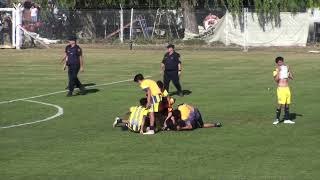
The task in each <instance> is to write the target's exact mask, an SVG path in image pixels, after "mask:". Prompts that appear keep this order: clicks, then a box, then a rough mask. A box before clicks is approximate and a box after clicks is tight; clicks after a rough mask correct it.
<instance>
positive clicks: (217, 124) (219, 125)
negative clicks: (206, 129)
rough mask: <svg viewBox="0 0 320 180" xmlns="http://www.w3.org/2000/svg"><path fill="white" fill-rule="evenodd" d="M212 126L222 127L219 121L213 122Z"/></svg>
mask: <svg viewBox="0 0 320 180" xmlns="http://www.w3.org/2000/svg"><path fill="white" fill-rule="evenodd" d="M214 127H222V124H221V123H219V122H218V123H214Z"/></svg>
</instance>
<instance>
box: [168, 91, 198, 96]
mask: <svg viewBox="0 0 320 180" xmlns="http://www.w3.org/2000/svg"><path fill="white" fill-rule="evenodd" d="M182 94H183V96H188V95H190V94H192V91H190V90H182ZM175 95H179V94H178V91H173V92H171V93H169V96H175Z"/></svg>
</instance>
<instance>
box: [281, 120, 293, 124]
mask: <svg viewBox="0 0 320 180" xmlns="http://www.w3.org/2000/svg"><path fill="white" fill-rule="evenodd" d="M283 123H285V124H295V122H294V121H291V120H284V121H283Z"/></svg>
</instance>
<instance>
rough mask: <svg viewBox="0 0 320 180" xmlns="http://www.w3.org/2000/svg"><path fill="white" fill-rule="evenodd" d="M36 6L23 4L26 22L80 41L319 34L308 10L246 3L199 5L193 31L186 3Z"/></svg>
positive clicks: (279, 39)
mask: <svg viewBox="0 0 320 180" xmlns="http://www.w3.org/2000/svg"><path fill="white" fill-rule="evenodd" d="M32 8H35V7H30V8H24V10H23V27H24V28H25V29H26V30H27V31H29V32H34V33H36V34H37V35H36V36H40V37H44V38H47V39H60V40H65V39H67V37H68V36H69V35H75V34H76V35H77V37H78V39H79V41H82V42H111V43H118V42H133V43H135V44H163V43H167V42H180V41H182V40H183V42H184V43H185V44H186V43H189V44H190V45H192V44H199V43H203V44H210V43H214V44H216V42H222V43H223V44H225V45H230V44H236V45H238V46H243V47H245V46H251V45H253V46H273V45H275V46H278V45H280V46H281V45H284V46H292V45H296V46H300V45H302V46H303V45H304V44H306V37H307V38H308V37H309V41H310V40H312V38H310V37H315V36H313V35H312V34H310V32H309V24H308V23H310V22H308V20H307V19H308V14H306V13H296V14H292V13H285V12H282V13H281V14H279V16H277V17H276V16H270V15H266V16H263V14H259V13H255V10H254V9H243V10H242V11H241V12H240V13H239V14H237V15H234V14H230V13H229V12H227V10H226V9H225V8H224V7H216V8H214V9H196V11H195V19H194V20H193V21H192V23H193V26H194V27H196V31H199V32H197V34H192V33H191V32H189V31H187V30H186V29H187V28H186V27H185V25H186V24H188V23H186V21H187V19H189V18H190V17H188V14H186V13H185V12H183V10H182V9H123V10H121V9H100V10H65V9H58V8H57V7H52V8H47V9H46V10H44V9H40V8H37V10H33V9H32ZM35 11H36V13H35ZM35 15H36V16H37V17H36V18H35V17H34V16H35ZM188 22H189V23H190V21H188ZM217 24H218V25H217ZM311 29H312V28H311ZM268 33H269V34H268ZM288 33H291V34H292V35H288ZM308 33H309V34H308ZM285 35H287V36H288V37H287V39H286V37H285ZM31 39H32V38H31ZM313 39H315V38H313ZM319 39H320V38H319ZM271 41H272V42H271Z"/></svg>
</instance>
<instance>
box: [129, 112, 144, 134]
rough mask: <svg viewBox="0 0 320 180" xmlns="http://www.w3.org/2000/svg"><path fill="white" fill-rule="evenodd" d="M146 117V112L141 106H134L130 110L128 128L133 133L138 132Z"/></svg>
mask: <svg viewBox="0 0 320 180" xmlns="http://www.w3.org/2000/svg"><path fill="white" fill-rule="evenodd" d="M147 115H148V110H147V109H146V108H144V107H142V106H134V107H131V108H130V117H129V123H128V128H129V129H131V130H132V131H134V132H139V131H140V129H141V125H142V122H143V119H144V117H145V116H147Z"/></svg>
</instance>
